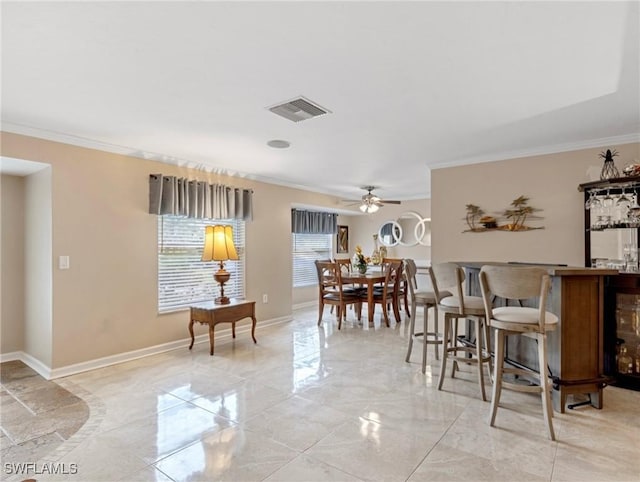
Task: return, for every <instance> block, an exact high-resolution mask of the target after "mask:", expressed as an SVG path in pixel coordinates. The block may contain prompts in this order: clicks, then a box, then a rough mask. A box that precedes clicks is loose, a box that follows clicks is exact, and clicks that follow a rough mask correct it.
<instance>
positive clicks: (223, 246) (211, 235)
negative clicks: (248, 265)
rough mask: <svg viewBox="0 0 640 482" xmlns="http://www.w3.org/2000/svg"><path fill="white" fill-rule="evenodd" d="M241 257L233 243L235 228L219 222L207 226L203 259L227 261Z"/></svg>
mask: <svg viewBox="0 0 640 482" xmlns="http://www.w3.org/2000/svg"><path fill="white" fill-rule="evenodd" d="M228 259H240V258H239V257H238V253H237V252H236V247H235V245H234V244H233V228H232V227H231V226H223V225H221V224H217V225H215V226H207V227H206V228H205V232H204V250H203V251H202V261H226V260H228Z"/></svg>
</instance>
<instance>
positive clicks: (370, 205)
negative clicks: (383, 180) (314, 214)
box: [342, 186, 400, 214]
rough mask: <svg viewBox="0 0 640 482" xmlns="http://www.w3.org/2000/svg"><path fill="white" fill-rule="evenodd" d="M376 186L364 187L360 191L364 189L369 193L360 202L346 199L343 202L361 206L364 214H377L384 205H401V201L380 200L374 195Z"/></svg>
mask: <svg viewBox="0 0 640 482" xmlns="http://www.w3.org/2000/svg"><path fill="white" fill-rule="evenodd" d="M375 188H376V187H375V186H362V187H361V188H360V189H364V190H365V191H367V194H365V195H364V196H362V199H360V200H359V201H358V200H349V199H345V200H343V201H342V202H346V203H352V204H360V206H359V208H360V211H362V212H363V213H367V214H368V213H375V212H376V211H377V210H378V209H380V208H381V207H382V206H383V205H384V204H400V201H390V200H388V199H380V198H379V197H378V196H376V195H375V194H373V193H372V192H371V191H373V190H374V189H375Z"/></svg>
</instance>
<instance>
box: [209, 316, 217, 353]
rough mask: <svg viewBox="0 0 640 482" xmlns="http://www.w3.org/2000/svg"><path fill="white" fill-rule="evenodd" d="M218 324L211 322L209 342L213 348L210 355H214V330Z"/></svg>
mask: <svg viewBox="0 0 640 482" xmlns="http://www.w3.org/2000/svg"><path fill="white" fill-rule="evenodd" d="M215 326H216V325H214V324H213V323H209V343H210V344H211V350H210V351H209V355H211V356H213V342H214V331H213V329H214V328H215Z"/></svg>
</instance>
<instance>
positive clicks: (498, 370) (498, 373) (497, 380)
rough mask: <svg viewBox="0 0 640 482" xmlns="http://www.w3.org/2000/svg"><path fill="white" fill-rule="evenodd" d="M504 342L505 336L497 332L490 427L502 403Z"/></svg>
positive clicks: (499, 331) (502, 332)
mask: <svg viewBox="0 0 640 482" xmlns="http://www.w3.org/2000/svg"><path fill="white" fill-rule="evenodd" d="M504 342H505V334H504V331H502V330H496V359H495V362H494V364H493V366H494V368H495V370H494V375H493V393H492V395H491V412H490V416H489V425H490V426H492V427H493V425H494V423H495V421H496V413H497V411H498V404H499V403H500V393H501V391H502V371H503V369H504Z"/></svg>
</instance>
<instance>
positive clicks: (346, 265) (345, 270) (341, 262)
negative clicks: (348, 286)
mask: <svg viewBox="0 0 640 482" xmlns="http://www.w3.org/2000/svg"><path fill="white" fill-rule="evenodd" d="M335 262H336V263H337V264H338V267H339V268H340V272H341V274H342V275H343V276H344V275H347V274H349V273H350V272H351V258H336V260H335Z"/></svg>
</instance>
